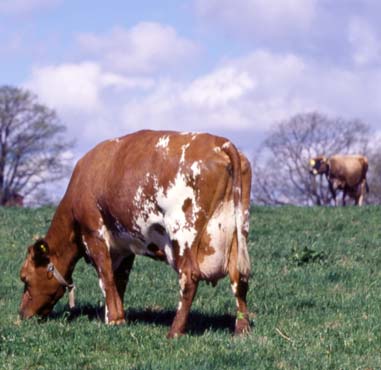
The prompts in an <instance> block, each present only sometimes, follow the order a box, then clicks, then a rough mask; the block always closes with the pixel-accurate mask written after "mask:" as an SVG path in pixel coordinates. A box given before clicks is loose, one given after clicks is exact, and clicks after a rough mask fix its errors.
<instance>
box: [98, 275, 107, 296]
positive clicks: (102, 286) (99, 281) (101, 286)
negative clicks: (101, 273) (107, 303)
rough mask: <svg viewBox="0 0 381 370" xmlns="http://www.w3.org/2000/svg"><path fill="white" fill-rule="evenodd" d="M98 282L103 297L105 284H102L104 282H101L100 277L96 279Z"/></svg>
mask: <svg viewBox="0 0 381 370" xmlns="http://www.w3.org/2000/svg"><path fill="white" fill-rule="evenodd" d="M98 283H99V287H100V288H101V291H102V294H103V297H106V290H105V286H104V284H103V281H102V279H98Z"/></svg>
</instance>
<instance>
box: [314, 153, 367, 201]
mask: <svg viewBox="0 0 381 370" xmlns="http://www.w3.org/2000/svg"><path fill="white" fill-rule="evenodd" d="M367 171H368V159H367V158H366V157H365V156H362V155H334V156H332V157H330V158H326V157H322V156H320V157H316V158H312V159H311V160H310V173H311V174H313V175H318V174H320V175H321V174H325V175H326V177H327V180H328V184H329V190H330V191H331V194H332V198H333V200H334V202H335V205H337V201H336V191H337V190H342V192H343V206H345V197H346V195H347V194H348V195H349V196H350V197H352V198H353V199H354V200H355V203H356V205H359V206H361V205H362V204H363V200H364V195H365V193H366V192H368V190H369V189H368V184H367V181H366V173H367Z"/></svg>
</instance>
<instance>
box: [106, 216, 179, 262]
mask: <svg viewBox="0 0 381 370" xmlns="http://www.w3.org/2000/svg"><path fill="white" fill-rule="evenodd" d="M100 234H101V236H102V237H103V239H104V240H105V241H106V244H107V246H108V247H109V249H110V252H111V255H112V256H115V258H119V257H120V256H128V255H131V254H137V255H142V256H149V257H153V258H157V259H160V260H164V261H166V262H168V263H169V264H170V265H171V266H174V259H173V246H172V241H171V239H170V237H169V235H168V233H167V231H166V230H165V228H164V227H162V226H161V224H160V223H153V224H151V225H149V226H148V227H147V228H146V229H145V230H144V232H136V231H134V232H130V231H129V230H127V229H126V228H125V227H124V226H122V225H121V224H120V223H117V224H116V225H114V228H113V231H110V230H108V229H107V228H106V227H105V226H103V227H102V229H101V231H100Z"/></svg>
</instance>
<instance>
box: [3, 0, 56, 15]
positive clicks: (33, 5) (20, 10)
mask: <svg viewBox="0 0 381 370" xmlns="http://www.w3.org/2000/svg"><path fill="white" fill-rule="evenodd" d="M61 1H62V0H0V14H26V13H30V12H32V11H34V10H37V9H45V8H49V7H52V6H55V5H57V4H59V3H60V2H61Z"/></svg>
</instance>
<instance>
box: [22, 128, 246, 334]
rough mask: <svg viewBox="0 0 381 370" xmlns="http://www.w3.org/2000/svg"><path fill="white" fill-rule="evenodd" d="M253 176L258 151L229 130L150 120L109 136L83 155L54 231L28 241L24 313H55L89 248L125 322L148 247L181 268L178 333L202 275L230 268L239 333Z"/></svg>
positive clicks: (115, 317) (117, 320)
mask: <svg viewBox="0 0 381 370" xmlns="http://www.w3.org/2000/svg"><path fill="white" fill-rule="evenodd" d="M250 186H251V169H250V164H249V161H248V160H247V159H246V157H245V156H244V155H243V154H241V153H240V152H239V151H238V150H237V149H236V147H235V146H234V145H233V144H232V143H231V142H230V141H229V140H227V139H224V138H221V137H217V136H213V135H209V134H195V133H177V132H171V131H148V130H146V131H139V132H137V133H134V134H131V135H127V136H124V137H120V138H117V139H114V140H108V141H105V142H103V143H101V144H99V145H98V146H96V147H95V148H94V149H92V150H91V151H90V152H88V153H87V154H86V155H85V156H84V157H83V158H82V159H81V160H80V161H79V162H78V164H77V165H76V167H75V169H74V172H73V175H72V177H71V180H70V183H69V186H68V189H67V191H66V193H65V195H64V197H63V199H62V201H61V202H60V204H59V206H58V208H57V210H56V213H55V215H54V218H53V220H52V223H51V225H50V228H49V230H48V232H47V234H46V237H45V238H44V239H42V240H39V241H37V242H36V243H35V244H34V245H31V246H30V247H29V249H28V254H27V259H26V261H25V262H24V265H23V267H22V269H21V273H20V276H21V280H22V281H23V282H24V283H25V290H24V294H23V296H22V300H21V306H20V315H21V317H22V318H28V317H31V316H34V315H36V314H37V315H43V316H44V315H47V314H48V313H49V312H50V311H51V310H52V309H53V306H54V305H55V303H56V302H57V301H58V300H59V299H60V298H61V297H62V296H63V294H64V292H65V289H66V288H68V289H69V291H71V289H72V287H73V285H72V272H73V270H74V267H75V265H76V263H77V261H78V259H79V258H81V257H87V258H88V259H90V260H91V261H92V263H93V265H94V267H95V269H96V271H97V273H98V277H99V285H100V287H101V289H102V291H103V293H104V295H105V322H106V323H108V324H122V323H124V318H125V314H124V309H123V296H124V292H125V289H126V285H127V282H128V277H129V273H130V270H131V268H132V265H133V262H134V258H135V255H137V254H138V255H146V256H149V257H151V258H154V259H158V260H162V261H165V262H166V263H167V264H168V265H170V266H171V267H172V268H173V269H174V270H175V271H176V272H177V273H178V279H179V284H180V300H179V305H178V309H177V313H176V316H175V318H174V321H173V323H172V326H171V329H170V331H169V334H168V336H169V337H175V336H178V335H180V334H182V333H183V332H184V329H185V325H186V321H187V317H188V314H189V310H190V307H191V304H192V301H193V298H194V295H195V293H196V290H197V286H198V283H199V281H200V280H205V281H210V282H212V283H216V282H217V280H219V279H220V278H222V277H224V276H225V275H227V274H228V275H229V277H230V281H231V288H232V291H233V294H234V296H235V298H236V305H237V320H236V324H235V333H236V334H241V333H243V332H246V331H248V330H249V318H248V310H247V306H246V293H247V290H248V279H249V274H250V261H249V256H248V250H247V236H248V227H249V207H250ZM163 284H166V282H165V281H163Z"/></svg>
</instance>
